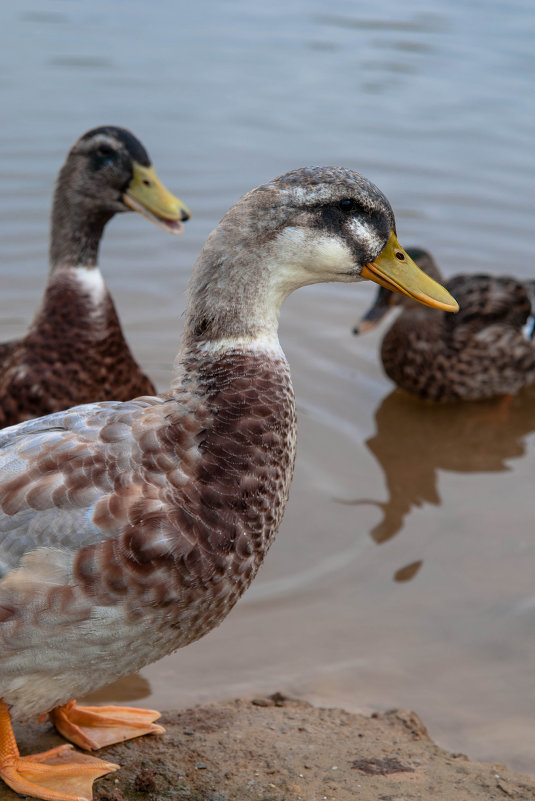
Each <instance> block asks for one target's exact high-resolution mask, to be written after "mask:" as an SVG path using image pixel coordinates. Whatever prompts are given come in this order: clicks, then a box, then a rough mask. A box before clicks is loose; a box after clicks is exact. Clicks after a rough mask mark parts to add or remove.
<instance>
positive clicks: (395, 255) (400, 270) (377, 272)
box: [360, 231, 459, 312]
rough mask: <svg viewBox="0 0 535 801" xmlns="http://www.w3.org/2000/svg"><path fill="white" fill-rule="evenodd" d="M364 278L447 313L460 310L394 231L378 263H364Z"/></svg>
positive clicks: (378, 258)
mask: <svg viewBox="0 0 535 801" xmlns="http://www.w3.org/2000/svg"><path fill="white" fill-rule="evenodd" d="M360 274H361V276H362V277H363V278H368V279H369V280H370V281H375V283H376V284H380V285H381V286H384V287H386V289H391V290H392V291H393V292H398V293H399V294H400V295H408V297H409V298H413V299H414V300H417V301H419V302H420V303H423V304H424V305H426V306H432V307H433V308H434V309H443V310H444V311H449V312H456V311H459V304H458V303H457V301H456V300H455V298H453V297H452V296H451V295H450V293H449V292H448V290H447V289H444V287H443V286H441V285H440V284H437V282H436V281H433V279H432V278H429V276H428V275H426V274H425V273H424V272H423V270H420V268H419V267H417V266H416V264H415V263H414V262H413V260H412V259H411V257H410V256H408V255H407V253H405V251H404V250H403V248H402V247H401V246H400V244H399V242H398V240H397V237H396V235H395V233H394V232H393V231H391V232H390V237H389V238H388V242H387V243H386V245H385V246H384V248H383V250H382V251H381V253H380V254H379V256H378V257H377V258H376V259H375V261H372V262H369V263H368V264H365V265H364V267H363V268H362V270H361V273H360Z"/></svg>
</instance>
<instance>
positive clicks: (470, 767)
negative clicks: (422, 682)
mask: <svg viewBox="0 0 535 801" xmlns="http://www.w3.org/2000/svg"><path fill="white" fill-rule="evenodd" d="M162 722H163V724H164V725H165V727H166V729H167V733H166V734H165V735H163V736H154V737H144V738H140V739H139V740H133V741H130V742H129V743H124V744H122V745H117V746H113V747H111V748H107V749H103V751H102V752H100V754H102V755H103V756H105V757H106V758H107V759H110V760H112V761H114V762H118V763H119V764H120V765H121V766H122V767H121V770H120V771H118V772H117V773H114V774H110V775H109V776H107V777H105V778H103V779H100V780H99V781H98V782H96V783H95V801H125V799H128V801H171V799H173V800H174V801H179V800H180V801H354V799H358V800H359V801H442V799H444V801H479V800H480V801H494V799H496V801H507V799H509V800H510V801H531V799H535V780H533V779H531V778H529V777H527V776H522V775H520V774H515V773H512V772H511V771H508V770H507V769H506V768H505V767H504V766H503V765H499V764H487V763H481V762H471V761H470V760H468V759H467V757H466V756H464V755H462V754H450V753H447V752H446V751H443V750H442V749H441V748H439V747H438V746H437V745H435V744H434V743H433V742H432V741H431V740H430V739H429V737H428V735H427V731H426V728H425V726H424V725H423V723H422V721H421V720H420V719H419V718H418V717H417V716H416V715H415V714H414V713H413V712H406V711H401V710H393V711H390V712H387V713H385V714H376V715H372V717H365V716H363V715H357V714H351V713H349V712H345V711H344V710H341V709H318V708H316V707H313V706H311V705H310V704H307V703H304V702H302V701H294V700H290V699H287V698H284V697H283V696H282V695H280V694H275V695H273V696H270V697H269V698H258V699H253V700H241V699H240V700H237V701H232V702H229V703H217V704H207V705H204V706H198V707H195V708H193V709H187V710H185V711H181V712H167V713H165V714H164V715H163V716H162ZM17 734H18V737H19V743H20V746H21V751H22V752H23V753H28V752H30V751H32V750H37V749H39V750H42V749H44V748H49V747H51V746H52V745H54V744H57V743H59V742H61V740H60V738H59V737H58V736H57V735H56V734H55V733H54V732H53V731H52V730H51V729H50V728H49V727H48V725H47V724H43V725H42V726H32V727H27V726H25V727H24V728H21V727H17ZM100 754H99V755H100ZM17 798H20V796H16V795H15V794H14V793H11V792H10V791H9V790H8V789H7V788H6V787H5V786H3V785H2V787H1V788H0V799H1V801H14V800H15V799H17Z"/></svg>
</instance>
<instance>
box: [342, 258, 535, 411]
mask: <svg viewBox="0 0 535 801" xmlns="http://www.w3.org/2000/svg"><path fill="white" fill-rule="evenodd" d="M407 253H408V254H409V255H410V256H411V258H412V259H413V260H414V261H415V262H416V264H417V265H418V266H419V267H420V268H421V269H422V270H424V271H425V273H426V274H428V275H430V276H432V277H433V278H434V279H435V280H441V275H440V270H439V268H438V267H437V265H436V262H435V260H434V259H433V257H432V256H431V254H430V253H428V252H427V251H426V250H421V249H420V248H408V249H407ZM445 285H446V287H447V288H448V290H449V291H450V292H451V293H452V294H453V295H455V297H456V298H457V300H458V302H459V306H460V309H461V310H460V312H459V313H458V314H455V315H451V314H444V313H441V312H437V311H430V310H429V309H424V308H422V307H421V306H418V305H416V304H415V303H414V302H412V301H411V300H409V299H408V298H400V297H399V296H397V295H393V294H392V292H390V291H388V289H387V288H384V287H382V288H381V289H380V290H379V292H378V293H377V296H376V299H375V302H374V304H373V305H372V306H371V308H370V309H369V310H368V312H367V313H366V314H365V315H364V317H363V318H362V320H361V322H360V324H359V325H358V326H356V327H355V328H354V329H353V332H354V333H355V334H358V333H364V332H365V331H368V330H370V329H371V328H373V327H374V326H375V325H376V324H377V323H378V322H379V320H381V319H382V318H383V317H384V316H385V315H386V314H387V313H388V312H389V311H390V310H391V309H393V308H394V307H395V306H401V307H402V312H401V314H400V315H399V317H398V318H397V319H396V321H395V322H394V323H393V325H392V326H391V327H390V329H389V330H388V331H387V333H386V334H385V337H384V339H383V343H382V346H381V359H382V362H383V366H384V369H385V372H386V374H387V376H388V377H389V378H391V379H392V381H394V382H395V383H396V384H397V385H398V386H399V387H401V388H402V389H404V390H406V391H407V392H412V393H414V394H415V395H419V396H420V397H421V398H426V399H427V400H432V401H455V400H483V399H484V398H491V397H493V396H494V395H513V394H515V393H516V392H518V391H519V390H520V389H522V387H524V386H526V385H527V384H531V383H532V382H533V381H534V380H535V342H533V341H532V340H531V339H529V338H528V337H526V335H525V333H524V326H525V325H526V323H527V322H528V318H529V317H530V315H531V313H532V312H531V296H532V295H533V291H534V284H533V282H532V283H529V282H527V283H521V282H520V281H517V280H516V279H515V278H510V277H508V276H502V277H496V276H493V275H457V276H455V277H453V278H450V279H449V280H448V281H447V283H446V284H445Z"/></svg>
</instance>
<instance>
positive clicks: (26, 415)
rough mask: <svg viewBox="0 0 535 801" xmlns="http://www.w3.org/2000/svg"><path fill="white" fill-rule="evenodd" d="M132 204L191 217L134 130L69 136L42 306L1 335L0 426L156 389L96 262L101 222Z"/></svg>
mask: <svg viewBox="0 0 535 801" xmlns="http://www.w3.org/2000/svg"><path fill="white" fill-rule="evenodd" d="M131 210H134V211H137V212H139V213H140V214H142V215H143V216H144V217H147V218H148V219H149V220H151V221H152V222H154V223H156V224H157V225H159V226H160V227H161V228H163V229H164V230H166V231H169V232H170V233H174V234H179V233H181V232H182V230H183V225H182V222H183V221H184V220H187V219H188V217H189V212H188V210H187V208H186V206H184V204H183V203H182V202H181V201H180V200H178V198H176V197H174V196H173V195H172V194H171V193H170V192H168V191H167V189H165V187H164V186H163V185H162V184H161V182H160V180H159V179H158V176H157V175H156V173H155V172H154V168H153V167H152V165H151V162H150V159H149V156H148V155H147V151H146V150H145V148H144V147H143V145H142V144H141V142H140V141H139V140H138V139H136V137H135V136H133V134H131V133H130V132H129V131H127V130H125V129H124V128H117V127H114V126H110V125H108V126H104V127H101V128H94V129H93V130H91V131H88V132H87V133H86V134H84V135H83V136H82V137H80V139H78V141H77V142H76V143H75V144H74V146H73V147H72V149H71V151H70V153H69V154H68V156H67V159H66V161H65V164H64V165H63V167H62V168H61V170H60V173H59V176H58V180H57V184H56V190H55V193H54V201H53V206H52V221H51V223H52V225H51V233H50V275H49V279H48V284H47V287H46V290H45V294H44V298H43V300H42V303H41V306H40V308H39V310H38V311H37V313H36V316H35V318H34V321H33V323H32V325H31V327H30V330H29V331H28V333H27V334H26V336H25V337H24V339H20V340H15V341H12V342H6V343H3V344H0V428H1V427H3V426H8V425H13V424H14V423H19V422H20V421H21V420H28V419H30V418H31V417H36V416H40V415H43V414H48V413H50V412H55V411H60V410H62V409H68V408H69V407H70V406H74V405H75V404H78V403H88V402H90V401H96V400H129V399H130V398H133V397H135V396H136V395H143V394H150V395H152V394H153V393H154V392H155V389H154V387H153V385H152V383H151V382H150V380H149V379H148V378H147V376H146V375H145V374H144V373H143V371H142V370H141V368H140V367H139V366H138V364H137V363H136V361H135V360H134V357H133V356H132V354H131V352H130V349H129V347H128V345H127V343H126V341H125V338H124V336H123V332H122V330H121V325H120V323H119V319H118V317H117V312H116V311H115V306H114V304H113V300H112V299H111V296H110V294H109V292H108V289H107V287H106V284H105V283H104V279H103V278H102V274H101V272H100V270H99V268H98V264H97V258H98V249H99V245H100V240H101V238H102V234H103V232H104V227H105V225H106V223H107V222H109V220H110V219H111V218H112V217H113V216H114V215H115V214H117V213H118V212H123V211H131Z"/></svg>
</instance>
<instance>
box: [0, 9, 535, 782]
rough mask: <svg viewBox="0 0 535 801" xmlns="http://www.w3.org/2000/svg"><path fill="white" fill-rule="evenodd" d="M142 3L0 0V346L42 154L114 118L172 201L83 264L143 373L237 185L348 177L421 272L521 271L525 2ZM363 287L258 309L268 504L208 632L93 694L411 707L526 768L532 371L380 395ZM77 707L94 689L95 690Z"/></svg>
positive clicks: (39, 250)
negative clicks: (336, 172)
mask: <svg viewBox="0 0 535 801" xmlns="http://www.w3.org/2000/svg"><path fill="white" fill-rule="evenodd" d="M331 9H332V10H330V9H329V10H326V8H325V5H324V3H322V2H320V0H307V1H306V2H305V0H301V2H298V1H297V2H293V3H283V2H280V1H279V0H272V1H271V2H270V3H269V4H254V3H248V2H246V0H233V1H231V0H228V1H227V2H215V0H212V2H210V1H209V0H206V1H205V2H198V3H196V4H186V3H176V2H175V0H164V1H163V2H160V3H158V4H155V3H146V2H138V1H137V0H129V1H128V2H126V1H123V2H120V1H119V0H118V1H117V2H115V3H113V4H112V3H108V2H104V1H103V0H92V2H91V3H84V2H81V0H72V1H71V2H69V3H66V2H64V0H55V1H52V0H18V1H17V3H13V4H9V5H8V4H4V6H3V8H2V9H1V11H0V16H1V21H2V25H1V26H0V43H1V46H0V96H1V99H2V109H3V124H2V129H1V131H0V175H1V177H2V180H1V182H0V214H1V217H2V222H1V231H2V235H1V240H0V241H1V245H0V275H1V281H2V283H1V290H0V340H4V339H7V338H9V337H12V336H16V335H19V334H20V333H21V332H22V331H24V330H25V328H26V326H27V324H28V321H29V320H30V318H31V317H32V314H33V311H34V309H35V307H36V305H37V303H38V301H39V297H40V295H41V292H42V289H43V286H44V281H45V275H46V237H47V228H48V208H49V201H50V194H51V190H52V185H53V181H54V177H55V174H56V171H57V169H58V168H59V166H60V164H61V161H62V159H63V157H64V154H65V152H66V151H67V149H68V148H69V147H70V145H71V144H72V142H73V141H74V140H75V139H76V138H77V136H78V135H79V134H81V133H82V132H83V131H84V130H86V129H88V128H90V127H92V126H95V125H99V124H104V123H115V124H120V125H125V126H127V127H130V128H131V129H132V130H133V131H134V132H135V133H136V134H137V135H138V136H140V137H141V138H142V140H143V141H144V143H145V144H146V145H147V147H148V149H149V152H150V153H151V155H152V157H153V160H154V163H155V165H156V169H157V170H158V172H159V173H160V175H161V177H162V178H163V179H164V181H165V182H166V184H167V185H168V186H169V187H170V188H171V189H173V190H175V191H176V192H177V193H178V194H179V195H180V196H181V197H182V198H183V199H184V200H185V202H187V203H188V205H189V206H190V207H191V209H192V210H193V213H194V217H193V219H192V220H191V222H189V223H188V226H187V231H186V234H185V235H184V236H183V237H182V238H181V239H174V238H172V237H166V236H165V235H164V234H163V233H162V232H161V231H158V230H157V229H156V228H154V227H151V226H150V225H149V224H148V223H147V222H146V221H144V220H141V219H140V218H139V217H137V216H136V215H129V216H126V215H125V216H124V217H123V218H120V219H115V220H114V221H113V222H112V223H111V224H110V226H109V230H108V231H107V232H106V238H105V241H104V243H103V248H102V253H101V265H102V269H103V271H104V273H105V275H106V278H107V280H108V283H109V285H110V287H111V290H112V292H113V295H114V297H115V300H116V303H117V306H118V309H119V312H120V315H121V319H122V321H123V325H124V329H125V331H126V333H127V336H128V338H129V341H130V343H131V346H132V349H133V351H134V353H135V354H136V356H137V357H138V359H139V360H140V362H141V363H142V364H143V366H144V367H145V369H146V370H147V371H148V372H149V373H150V375H151V376H152V377H153V378H154V379H155V380H156V381H157V382H158V385H159V387H160V388H162V389H163V388H165V387H166V386H167V385H168V381H169V376H170V367H171V364H172V361H173V357H174V355H175V352H176V348H177V344H178V341H179V336H180V329H181V323H180V315H181V313H182V311H183V308H184V289H185V286H186V282H187V278H188V276H189V273H190V271H191V267H192V264H193V261H194V259H195V256H196V255H197V253H198V251H199V249H200V247H201V244H202V242H203V241H204V239H205V237H206V236H207V234H208V232H209V231H210V230H211V229H212V228H213V227H214V225H215V224H216V223H217V221H218V219H219V218H220V217H221V216H222V214H223V213H224V211H225V210H226V209H227V208H228V207H229V206H230V205H231V203H233V202H234V201H235V200H236V199H237V198H238V197H239V196H240V195H241V194H242V193H243V192H245V191H247V190H248V189H250V188H251V187H253V186H255V185H256V184H258V183H261V182H262V181H264V180H266V179H269V178H271V177H273V176H274V175H277V174H280V173H282V172H284V171H286V170H287V169H291V168H294V167H297V166H302V165H304V164H321V163H323V164H329V163H330V164H343V165H345V166H347V167H352V168H356V169H359V170H360V171H361V172H363V173H364V174H365V175H367V176H368V177H369V178H371V179H372V180H374V181H375V182H376V183H377V184H378V185H379V186H380V187H381V188H382V189H383V190H384V191H385V192H386V193H387V195H388V196H389V198H390V200H391V201H392V205H393V206H394V209H395V211H396V217H397V221H398V233H399V238H400V241H401V242H402V243H404V244H405V245H415V244H417V245H421V246H426V247H429V248H430V249H431V250H432V251H433V252H434V253H435V255H436V257H437V259H438V261H439V263H440V264H441V265H442V267H443V269H444V272H445V273H446V274H447V275H451V274H453V273H455V272H459V271H464V270H466V271H476V270H482V269H484V270H486V271H490V272H492V273H495V274H500V273H503V272H512V273H514V274H516V275H518V276H520V277H522V276H524V277H527V276H530V277H533V272H534V260H533V244H532V239H533V235H532V230H533V222H532V220H533V186H534V185H535V180H534V179H535V159H534V156H533V152H534V151H533V141H534V134H535V118H534V103H533V75H534V69H535V55H534V50H533V34H534V31H533V28H534V18H535V17H534V12H533V7H532V4H531V3H529V2H528V1H527V0H524V1H522V0H520V1H519V2H510V3H507V4H502V3H493V2H487V3H485V4H483V3H481V4H477V3H466V2H465V0H463V2H461V0H454V1H453V2H452V1H451V0H449V1H448V2H446V0H442V1H439V0H435V1H434V2H433V0H431V2H425V3H423V2H419V0H407V2H405V3H404V4H403V5H401V4H399V3H396V2H394V0H386V1H385V2H383V3H382V4H380V5H379V6H376V7H375V8H374V9H373V12H371V11H370V10H368V9H367V7H365V6H364V4H363V5H362V6H361V5H360V4H357V3H355V2H349V0H346V1H345V2H343V1H342V2H339V3H338V4H333V5H332V6H331ZM373 292H374V289H373V287H372V286H371V285H364V284H363V285H359V286H351V287H346V286H317V287H313V288H310V289H307V290H302V291H301V292H299V293H296V294H295V295H294V296H293V297H292V298H290V300H289V301H288V303H287V304H286V307H285V309H284V311H283V320H282V325H281V341H282V344H283V347H284V348H285V351H286V353H287V355H288V357H289V360H290V363H291V366H292V372H293V378H294V384H295V389H296V395H297V401H298V409H299V427H300V430H299V447H298V459H297V468H296V476H295V481H294V485H293V489H292V497H291V501H290V504H289V507H288V511H287V513H286V517H285V519H284V522H283V525H282V527H281V531H280V533H279V536H278V539H277V541H276V543H275V545H274V547H273V548H272V550H271V552H270V554H269V557H268V558H267V560H266V563H265V566H264V567H263V569H262V571H261V573H260V575H259V577H258V578H257V580H256V581H255V583H254V584H253V586H252V587H251V589H250V590H249V592H248V593H247V594H246V596H245V597H244V598H243V599H242V601H241V602H240V604H239V605H238V606H237V608H236V609H235V610H234V611H233V613H232V614H231V615H230V616H229V618H228V619H227V620H226V621H225V622H224V623H223V625H222V626H221V627H220V628H219V629H217V630H216V631H214V632H212V633H211V634H210V635H208V636H207V637H205V638H204V639H203V640H201V641H200V642H199V643H197V644H195V645H193V646H190V647H189V648H187V649H185V650H184V651H180V652H178V653H177V654H175V655H173V656H171V657H168V658H167V659H164V660H162V661H161V662H159V663H158V664H155V665H153V666H151V667H148V668H147V669H146V670H144V671H143V675H142V676H138V677H132V678H131V679H128V680H127V681H123V682H121V683H120V686H116V687H114V688H112V690H110V691H109V693H108V696H109V697H113V698H116V699H121V700H124V699H128V700H132V699H134V700H136V699H137V701H139V702H142V703H147V699H148V704H149V705H156V706H158V705H160V706H162V707H177V706H184V705H190V704H193V703H195V702H197V701H201V700H208V699H213V698H224V697H229V696H235V695H242V694H247V695H249V694H257V693H261V692H264V691H274V690H282V691H283V692H288V693H291V694H293V695H297V696H299V697H303V698H307V699H310V700H312V701H315V702H317V703H323V704H328V705H343V706H345V707H346V708H348V709H360V708H365V709H374V708H385V707H391V706H404V707H412V708H414V709H415V710H416V711H417V712H418V713H419V714H420V715H421V716H422V717H423V719H424V720H425V722H426V724H427V725H428V726H429V728H430V731H431V734H432V735H433V736H434V737H435V738H436V739H437V740H438V741H439V742H440V743H441V744H442V745H443V746H445V747H447V748H449V749H451V750H453V751H466V752H467V753H469V754H470V755H471V756H472V757H479V758H486V759H491V758H492V759H498V760H501V761H505V762H507V763H508V764H509V765H511V766H514V767H516V768H518V769H521V770H524V771H527V772H531V773H533V772H535V769H534V767H533V765H534V762H533V756H534V750H535V745H534V743H535V736H534V734H535V722H534V720H535V689H534V688H535V684H534V672H535V637H534V636H533V634H534V630H535V535H534V532H533V507H534V503H535V498H534V491H533V479H532V477H533V475H534V473H535V438H534V436H533V433H532V432H533V431H534V430H535V389H533V390H530V391H528V392H525V393H523V394H522V395H520V396H519V397H518V398H516V399H515V401H514V403H513V404H512V407H511V408H510V410H509V411H507V410H506V409H504V408H502V407H500V406H499V405H498V404H496V403H494V402H493V403H487V404H474V405H471V406H464V407H444V408H438V409H437V408H434V407H429V406H427V405H424V404H422V403H419V402H417V401H416V400H412V399H411V398H408V397H407V396H404V395H402V394H401V393H398V392H393V387H392V385H391V384H390V382H389V381H388V380H387V379H386V378H385V377H384V375H383V373H382V370H381V368H380V365H379V362H378V358H377V350H378V344H379V340H380V337H381V334H382V332H381V331H378V332H376V333H373V334H371V335H370V336H368V337H363V338H360V339H356V338H354V337H352V335H351V333H350V331H351V327H352V325H353V323H354V322H355V320H356V319H357V318H358V317H359V315H360V314H361V313H362V312H363V311H364V310H365V308H366V306H367V304H368V303H369V302H370V300H371V298H372V295H373ZM99 697H100V698H102V697H104V693H101V694H100V696H99Z"/></svg>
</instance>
